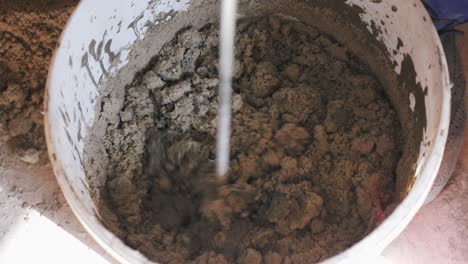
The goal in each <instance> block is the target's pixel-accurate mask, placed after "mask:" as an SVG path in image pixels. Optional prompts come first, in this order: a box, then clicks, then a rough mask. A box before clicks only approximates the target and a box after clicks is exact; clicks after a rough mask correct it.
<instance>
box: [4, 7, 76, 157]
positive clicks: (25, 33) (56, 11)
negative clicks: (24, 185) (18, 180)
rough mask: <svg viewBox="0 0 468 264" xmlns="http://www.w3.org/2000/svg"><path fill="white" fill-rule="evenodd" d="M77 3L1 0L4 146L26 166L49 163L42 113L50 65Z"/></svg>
mask: <svg viewBox="0 0 468 264" xmlns="http://www.w3.org/2000/svg"><path fill="white" fill-rule="evenodd" d="M77 2H78V1H76V0H67V1H58V0H48V1H47V0H42V1H39V0H32V1H10V0H0V145H4V144H5V145H7V146H8V149H9V153H13V155H15V156H17V158H19V159H21V160H23V161H25V162H27V163H38V162H41V161H42V162H44V163H45V162H46V161H47V155H46V145H45V141H44V132H43V131H44V124H43V114H42V113H43V112H42V110H43V98H44V97H43V95H44V89H45V83H46V80H47V72H48V69H49V67H48V65H49V63H50V60H51V57H52V53H53V51H54V49H55V47H56V45H57V43H58V41H59V37H60V33H61V31H62V28H63V27H64V26H65V23H66V22H67V20H68V17H69V16H70V14H71V12H72V10H73V8H74V6H75V5H76V3H77ZM2 149H3V148H2Z"/></svg>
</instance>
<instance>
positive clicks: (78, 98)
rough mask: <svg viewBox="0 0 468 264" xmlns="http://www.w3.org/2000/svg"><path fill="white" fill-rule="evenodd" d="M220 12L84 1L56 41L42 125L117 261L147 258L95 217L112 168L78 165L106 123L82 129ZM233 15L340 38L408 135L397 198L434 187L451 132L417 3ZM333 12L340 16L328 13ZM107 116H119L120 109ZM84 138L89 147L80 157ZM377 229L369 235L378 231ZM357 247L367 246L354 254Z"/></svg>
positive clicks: (438, 66)
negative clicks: (95, 129) (185, 33)
mask: <svg viewBox="0 0 468 264" xmlns="http://www.w3.org/2000/svg"><path fill="white" fill-rule="evenodd" d="M218 10H219V3H218V2H217V1H212V0H205V1H202V0H199V1H198V0H192V1H189V0H178V1H167V2H162V1H150V0H148V1H146V0H144V1H134V2H128V1H124V0H119V1H115V0H103V1H100V2H99V3H96V2H93V1H87V0H85V1H82V3H81V4H80V6H79V7H78V9H77V11H76V12H75V14H74V16H73V17H72V19H71V21H70V23H69V25H68V27H67V29H66V31H65V33H64V35H63V37H62V43H61V46H60V48H59V49H58V51H57V53H56V57H55V61H54V63H53V66H52V68H51V73H50V76H49V82H48V102H47V106H46V110H47V122H46V123H47V139H48V144H49V150H50V154H51V155H50V156H51V159H52V163H53V165H54V169H55V172H56V174H57V178H58V180H59V184H60V185H61V187H62V189H63V190H64V192H65V195H66V197H67V200H68V201H69V203H70V204H71V207H72V208H73V209H74V211H75V213H76V214H77V215H78V217H79V218H80V220H81V221H82V222H83V223H84V224H85V226H86V227H87V229H88V230H89V232H90V233H91V234H92V235H93V236H94V237H95V238H96V239H97V240H98V241H99V242H101V244H102V245H104V247H106V248H107V250H108V251H109V252H111V253H112V254H113V255H114V256H116V257H117V258H119V259H120V260H122V261H125V260H132V261H145V257H144V256H142V255H141V254H140V253H138V252H136V251H133V250H131V249H130V248H128V247H126V246H125V245H124V244H123V243H122V242H120V240H118V238H116V237H115V236H114V235H113V234H112V233H110V232H108V231H107V230H106V229H105V228H104V227H103V225H102V224H101V222H100V220H99V212H98V211H97V209H96V208H99V205H97V204H95V202H96V201H99V191H98V190H99V188H100V187H101V186H102V184H104V183H105V176H106V173H105V170H106V169H105V168H106V166H107V165H108V164H105V162H97V161H96V162H94V163H93V162H92V161H91V163H90V164H92V166H94V167H95V168H97V169H96V171H97V172H98V173H97V174H96V175H86V169H85V168H84V162H83V161H84V159H88V160H89V159H92V156H93V155H106V153H104V152H103V148H102V146H100V140H99V138H100V136H102V135H103V133H104V129H102V130H103V131H102V132H101V133H102V134H101V135H100V134H99V133H97V134H92V135H91V134H89V133H88V128H90V127H91V126H93V125H95V123H94V122H95V121H96V118H97V117H96V115H97V112H98V111H100V108H101V101H100V98H101V97H103V96H105V97H107V98H110V100H113V99H115V100H119V99H117V98H119V97H120V96H119V95H121V94H122V93H124V89H125V87H126V86H127V85H128V82H130V81H131V80H132V79H133V78H132V76H134V75H135V74H136V73H137V71H138V70H139V69H142V68H144V67H145V65H147V64H148V63H149V61H150V59H151V58H152V57H153V56H154V55H156V54H157V53H158V52H159V50H160V49H161V47H162V46H163V45H164V44H165V43H166V42H168V41H169V40H171V38H172V37H173V36H174V34H176V32H178V31H179V30H181V29H183V28H185V27H188V26H195V27H202V26H203V25H205V24H207V23H216V22H217V21H218V19H219V17H218ZM239 14H240V17H241V18H245V17H251V16H259V15H266V14H277V15H282V16H286V17H289V18H292V19H297V20H299V21H301V22H304V23H306V24H310V25H313V26H315V27H318V28H320V29H321V31H323V32H325V33H327V34H329V35H331V36H333V37H334V38H335V39H336V40H337V41H339V42H341V43H346V45H347V46H348V47H349V48H350V49H351V50H352V51H353V52H354V54H355V55H356V56H357V57H359V58H360V59H361V60H362V61H363V62H364V63H365V64H367V65H368V66H369V68H370V69H372V71H373V72H374V74H375V76H376V77H377V78H378V79H379V81H380V82H381V84H382V85H383V86H384V88H385V90H386V92H387V95H388V97H389V98H390V100H391V101H392V103H393V105H394V107H395V109H396V110H397V112H398V115H399V118H400V120H401V125H402V130H403V133H404V137H405V141H404V146H403V157H402V160H401V162H400V163H399V164H398V168H397V188H398V192H399V194H400V198H401V199H402V200H403V199H404V198H405V197H406V195H407V194H408V192H409V191H410V190H411V186H413V185H414V186H415V187H414V188H413V189H417V190H419V189H420V192H421V193H416V192H415V191H413V192H414V193H415V194H414V195H419V196H421V195H423V193H424V192H426V189H428V188H430V185H431V183H432V181H433V178H434V177H435V175H434V174H435V172H434V171H432V172H429V170H434V169H436V168H438V166H439V165H440V158H439V157H435V155H436V154H437V153H438V151H439V150H438V149H436V148H435V147H436V146H437V145H440V142H441V141H443V142H445V137H446V133H447V129H448V123H447V124H446V121H444V119H443V118H442V116H443V115H444V114H445V113H446V112H447V108H448V107H449V105H448V101H449V97H448V93H449V87H450V86H449V81H448V79H447V78H448V77H447V72H446V71H447V70H446V65H445V60H444V55H443V52H442V50H441V46H440V43H439V42H438V40H437V38H436V37H437V35H436V34H435V31H434V30H433V28H432V24H431V21H430V18H429V17H428V16H427V14H426V12H425V11H424V8H423V6H422V5H421V4H420V3H419V1H416V0H414V1H408V0H393V1H370V0H369V1H360V0H348V1H326V0H310V1H303V0H297V1H286V0H273V1H266V0H257V1H240V7H239ZM336 17H339V18H340V19H333V18H336ZM136 49H138V50H139V52H138V53H137V52H135V50H136ZM117 105H118V104H117ZM428 106H430V107H428ZM109 118H119V117H118V112H116V114H115V116H109ZM447 122H448V121H447ZM89 144H92V145H93V146H94V148H92V151H91V152H90V153H85V152H84V148H85V147H86V146H87V145H89ZM429 157H432V160H431V159H429ZM429 163H430V164H429ZM428 164H429V165H428ZM424 172H425V173H424ZM416 187H417V188H416ZM428 191H429V190H427V192H428ZM410 193H411V192H410ZM426 195H427V193H426ZM419 196H418V197H419ZM91 197H93V198H94V199H93V198H91ZM418 199H419V198H418ZM413 206H416V204H415V205H413ZM419 206H420V205H419ZM411 208H412V207H411ZM403 209H405V207H404V206H403V208H402V209H401V210H400V211H401V214H402V216H401V217H400V219H401V218H402V217H403V216H405V217H406V216H407V215H408V214H405V212H404V210H403ZM407 209H408V210H409V209H410V208H409V207H408V208H407ZM392 217H393V216H390V217H389V218H388V219H387V220H386V221H385V222H384V224H383V225H382V226H385V225H386V223H387V222H390V223H389V224H388V226H387V228H390V227H391V226H392V225H394V226H398V229H402V227H401V226H402V224H401V223H397V221H398V220H397V219H396V216H395V218H394V219H393V218H392ZM392 219H393V220H392ZM392 221H393V222H395V223H393V222H392ZM405 221H406V220H405ZM408 221H409V220H408ZM382 226H381V227H379V228H378V229H377V230H376V231H374V232H373V233H378V231H379V230H382V228H384V227H382ZM395 230H397V229H394V230H392V231H388V232H387V235H386V236H385V237H384V238H380V240H379V242H378V243H377V242H375V241H372V239H375V238H373V237H372V236H369V237H368V238H366V239H365V240H366V241H364V242H363V244H361V246H358V247H355V249H354V251H353V252H354V253H352V254H351V255H353V256H357V255H362V256H363V257H364V256H368V255H370V254H378V253H379V252H378V251H379V250H382V249H383V247H384V246H385V245H386V244H388V243H389V241H391V239H392V236H393V237H394V236H395ZM382 235H383V233H382ZM377 238H378V237H377ZM365 243H367V245H370V244H374V245H373V248H374V249H375V250H371V251H369V250H367V253H364V252H366V251H365V250H364V245H366V244H365ZM359 248H362V249H363V250H362V251H361V252H359ZM349 254H350V253H349V252H348V253H347V252H345V253H343V254H341V256H338V258H337V259H340V258H344V257H346V258H347V257H350V255H349Z"/></svg>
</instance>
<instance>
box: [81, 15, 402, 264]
mask: <svg viewBox="0 0 468 264" xmlns="http://www.w3.org/2000/svg"><path fill="white" fill-rule="evenodd" d="M217 45H218V33H217V28H216V26H215V25H206V26H204V27H203V28H201V29H196V28H187V29H184V30H182V31H181V32H179V33H178V34H177V35H176V36H175V38H174V39H173V40H172V41H170V42H169V43H167V44H166V45H165V46H164V47H163V48H162V50H161V51H160V53H159V54H158V55H157V56H156V57H155V58H153V60H152V61H151V63H150V64H149V65H148V67H146V68H145V69H144V70H142V71H141V72H140V73H139V74H138V75H137V76H136V77H135V79H134V80H133V82H132V83H131V85H129V86H128V87H127V88H126V89H125V95H124V97H123V98H120V99H119V100H121V102H122V104H121V107H120V108H118V109H117V110H116V109H114V108H112V107H107V106H108V105H113V102H112V101H111V99H109V98H107V99H106V98H103V99H102V108H101V112H100V113H99V116H100V119H99V120H106V118H107V113H106V111H110V110H109V109H113V111H118V112H119V114H118V118H119V121H118V122H117V123H116V124H113V123H111V122H109V123H108V122H103V123H99V122H98V123H97V125H96V126H98V128H100V130H102V131H105V134H104V137H102V138H100V140H101V142H102V145H103V148H104V150H102V152H103V153H106V154H105V155H103V156H105V157H106V158H107V159H108V162H107V165H99V166H98V165H96V164H104V163H103V162H101V161H99V157H98V156H95V157H94V158H89V157H88V158H87V160H86V164H87V168H88V173H97V171H96V170H97V169H96V168H98V170H101V171H105V175H106V179H105V183H104V184H103V185H102V189H101V190H100V192H99V194H97V195H98V196H99V197H100V198H99V199H100V214H101V217H102V218H103V220H104V223H105V224H106V225H107V227H108V228H109V229H110V230H112V231H113V232H114V233H115V234H117V235H118V236H119V237H120V238H122V239H123V240H124V241H125V242H126V243H127V244H128V245H130V246H131V247H133V248H135V249H138V250H139V251H141V252H142V253H143V254H145V255H146V256H148V257H149V258H151V259H153V260H155V261H158V262H162V263H187V262H189V263H231V262H233V263H234V262H236V263H311V262H317V261H320V260H324V259H326V258H328V257H331V256H333V255H335V254H338V253H340V252H341V251H343V250H345V249H346V248H348V247H350V246H351V245H352V244H354V243H355V242H357V241H359V240H360V239H362V238H363V237H364V236H365V235H366V234H367V233H369V232H370V231H372V230H373V229H374V228H375V227H376V226H377V225H378V224H379V223H380V222H381V221H382V220H383V219H384V218H385V216H386V215H387V214H388V212H389V211H390V210H391V208H393V204H392V203H393V201H394V198H395V197H394V192H395V168H396V167H397V163H398V160H399V158H400V155H401V145H402V143H401V131H400V124H399V122H398V118H397V115H396V113H395V111H394V110H393V108H392V106H391V105H390V103H389V101H388V99H387V98H386V97H385V95H384V92H383V89H382V86H381V85H380V83H379V82H378V81H377V80H376V78H375V77H374V76H373V74H372V72H371V71H370V70H369V69H367V68H366V67H365V66H363V65H364V64H363V63H361V62H360V60H359V59H357V58H355V57H354V56H353V54H352V53H351V52H350V51H349V50H348V49H347V48H345V46H344V45H342V44H341V43H338V42H337V41H336V40H335V39H334V38H333V37H331V36H328V35H326V34H324V33H322V32H320V31H319V30H317V29H316V28H313V27H310V26H305V25H304V24H302V23H300V22H295V21H290V20H286V19H283V18H279V17H276V16H272V17H262V18H257V19H251V20H244V21H242V22H241V23H240V25H239V27H238V32H237V38H236V64H235V73H234V85H233V86H234V97H233V98H234V99H233V131H232V143H231V144H232V145H231V168H230V171H229V174H228V176H227V178H226V179H225V181H223V182H218V181H217V179H216V178H215V176H214V170H213V167H214V166H213V163H214V158H215V157H214V153H215V152H214V145H215V144H214V141H215V140H214V138H215V132H216V131H215V129H216V128H215V124H216V114H217V113H216V109H217V102H216V101H217V100H216V99H217V98H216V95H217V91H216V90H217V86H218V79H217V65H218V62H217V58H218V47H217Z"/></svg>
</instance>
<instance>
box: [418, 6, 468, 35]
mask: <svg viewBox="0 0 468 264" xmlns="http://www.w3.org/2000/svg"><path fill="white" fill-rule="evenodd" d="M423 3H424V5H425V6H426V9H427V11H428V12H429V14H430V15H431V17H432V19H433V21H434V25H435V26H436V28H437V30H439V31H446V30H451V29H453V27H455V26H457V25H459V24H462V23H465V22H468V0H423Z"/></svg>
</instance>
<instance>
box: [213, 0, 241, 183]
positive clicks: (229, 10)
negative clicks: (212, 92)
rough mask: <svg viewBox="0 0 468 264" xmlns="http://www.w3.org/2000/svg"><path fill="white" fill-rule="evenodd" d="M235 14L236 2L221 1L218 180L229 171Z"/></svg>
mask: <svg viewBox="0 0 468 264" xmlns="http://www.w3.org/2000/svg"><path fill="white" fill-rule="evenodd" d="M236 13H237V0H223V1H222V3H221V27H220V58H219V78H220V84H219V103H218V121H217V122H218V123H217V133H216V173H217V175H218V177H219V178H222V177H223V176H224V175H225V174H226V173H227V171H228V170H229V159H230V158H229V152H230V145H229V144H230V137H231V107H232V106H231V97H232V72H233V67H234V38H235V33H236Z"/></svg>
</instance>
